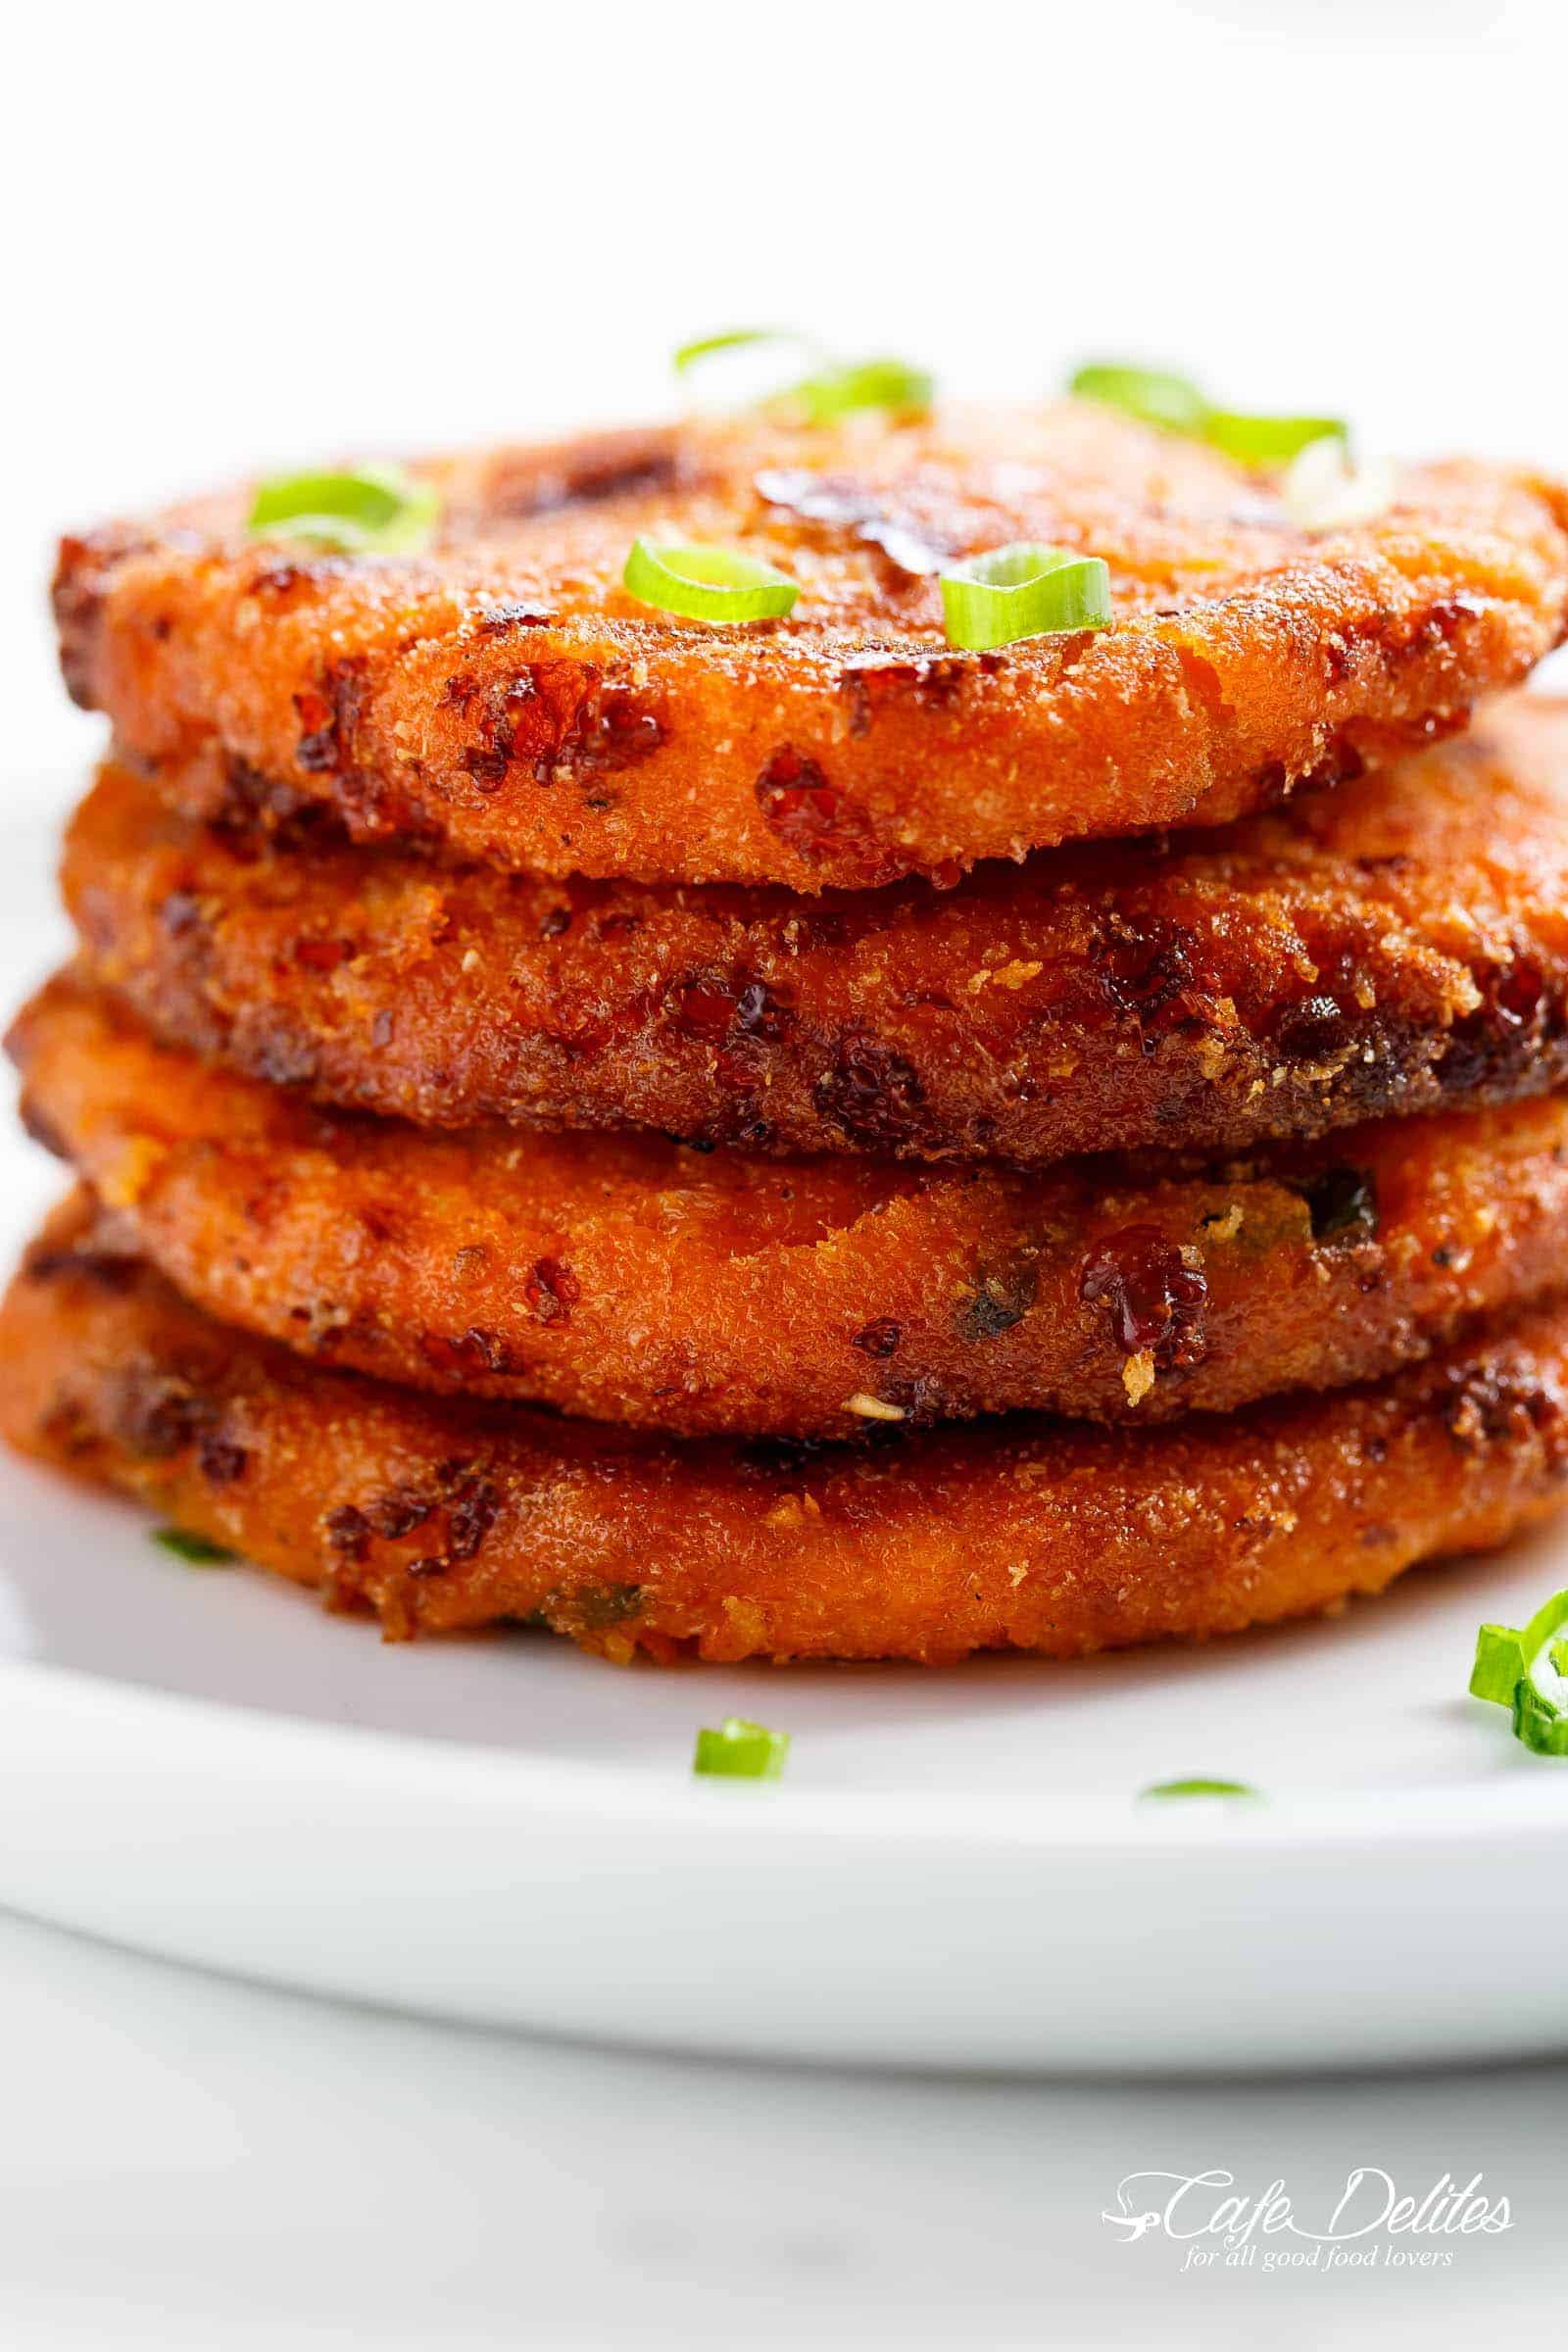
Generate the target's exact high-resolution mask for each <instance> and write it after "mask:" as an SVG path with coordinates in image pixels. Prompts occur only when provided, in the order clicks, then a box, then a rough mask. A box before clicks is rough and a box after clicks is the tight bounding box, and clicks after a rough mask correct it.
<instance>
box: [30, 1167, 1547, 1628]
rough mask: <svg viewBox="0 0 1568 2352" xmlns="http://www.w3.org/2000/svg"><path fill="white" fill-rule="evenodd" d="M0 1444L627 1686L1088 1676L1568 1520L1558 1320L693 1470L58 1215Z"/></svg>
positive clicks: (697, 1450)
mask: <svg viewBox="0 0 1568 2352" xmlns="http://www.w3.org/2000/svg"><path fill="white" fill-rule="evenodd" d="M0 1431H3V1432H4V1434H5V1435H6V1436H7V1437H9V1439H10V1440H11V1442H12V1443H13V1444H14V1445H16V1446H21V1447H22V1448H23V1449H24V1450H25V1451H28V1452H32V1453H35V1454H38V1455H41V1456H42V1457H43V1458H44V1459H46V1460H48V1461H51V1462H54V1463H56V1464H58V1465H59V1466H61V1467H63V1468H66V1469H68V1470H70V1471H72V1472H73V1473H74V1474H75V1475H77V1476H80V1477H87V1478H91V1479H95V1480H98V1481H100V1482H104V1483H107V1484H109V1485H111V1486H115V1487H120V1488H123V1489H125V1490H127V1491H128V1492H130V1493H132V1494H135V1495H141V1496H142V1497H144V1498H145V1499H146V1500H148V1501H150V1502H152V1503H154V1504H156V1505H157V1507H158V1508H159V1509H160V1510H161V1511H163V1512H165V1513H167V1514H168V1515H169V1516H170V1517H172V1519H173V1520H175V1521H176V1522H177V1523H178V1524H179V1525H180V1526H182V1527H184V1528H186V1529H188V1530H190V1531H192V1532H195V1533H199V1534H201V1535H203V1536H206V1537H209V1538H210V1539H212V1540H213V1541H215V1542H217V1543H220V1544H227V1545H231V1546H232V1547H233V1548H234V1549H236V1550H237V1551H240V1552H243V1553H246V1554H248V1555H249V1556H250V1557H251V1558H252V1559H254V1560H257V1561H258V1562H260V1563H261V1564H262V1565H264V1566H266V1567H269V1568H272V1569H275V1570H277V1571H278V1572H279V1573H280V1574H282V1575H284V1576H288V1577H292V1578H293V1579H295V1580H296V1581H297V1582H299V1583H302V1584H307V1585H318V1586H320V1587H322V1588H323V1589H324V1590H325V1591H326V1593H328V1595H329V1596H330V1597H331V1598H332V1599H333V1600H335V1601H336V1602H338V1603H340V1604H342V1605H350V1604H355V1603H360V1604H368V1606H370V1607H372V1608H374V1609H375V1610H377V1611H378V1612H379V1614H380V1617H381V1621H382V1624H383V1626H384V1627H385V1629H386V1630H387V1632H388V1633H389V1634H393V1635H406V1634H412V1633H414V1632H416V1631H418V1630H421V1629H428V1630H429V1631H432V1632H436V1631H444V1630H447V1629H450V1628H458V1627H467V1626H477V1625H483V1624H487V1623H490V1622H492V1621H495V1620H502V1619H517V1618H520V1619H524V1620H533V1621H535V1622H542V1623H544V1624H547V1625H549V1626H552V1627H554V1628H555V1629H556V1630H557V1631H559V1632H562V1633H565V1634H569V1635H570V1636H571V1637H572V1638H573V1639H574V1640H576V1641H578V1642H581V1643H582V1644H583V1645H584V1647H586V1648H589V1649H593V1650H598V1651H600V1652H601V1653H603V1654H605V1655H608V1656H610V1657H613V1658H616V1659H621V1660H625V1659H629V1658H631V1657H633V1656H634V1655H635V1654H636V1653H637V1652H638V1651H645V1652H648V1653H650V1654H652V1655H653V1656H654V1657H656V1658H671V1657H674V1656H677V1655H679V1654H681V1653H682V1652H690V1651H695V1652H696V1653H697V1654H699V1655H700V1656H702V1657H705V1658H710V1659H715V1660H722V1661H734V1660H739V1659H743V1658H753V1657H766V1658H779V1659H785V1658H813V1657H815V1658H822V1657H846V1658H858V1657H864V1658H873V1657H907V1658H914V1659H920V1660H924V1661H927V1662H932V1663H935V1662H938V1661H946V1660H949V1659H953V1658H956V1657H960V1656H962V1655H963V1654H964V1653H965V1652H967V1651H970V1650H975V1649H998V1648H1007V1647H1013V1648H1021V1649H1032V1650H1039V1651H1043V1652H1046V1653H1048V1654H1050V1655H1053V1656H1072V1655H1075V1654H1077V1653H1080V1652H1082V1651H1086V1650H1093V1649H1099V1648H1102V1647H1104V1646H1106V1645H1108V1644H1112V1643H1118V1642H1138V1641H1147V1640H1152V1639H1154V1638H1157V1637H1160V1636H1170V1635H1181V1634H1186V1635H1201V1634H1212V1633H1221V1632H1232V1631H1235V1630H1238V1629H1240V1628H1241V1627H1243V1626H1246V1625H1251V1624H1256V1623H1260V1622H1263V1621H1266V1620H1269V1619H1273V1618H1279V1617H1288V1616H1293V1615H1299V1614H1303V1613H1306V1612H1309V1611H1313V1610H1317V1609H1322V1608H1325V1607H1328V1606H1330V1605H1331V1604H1332V1603H1334V1602H1335V1601H1337V1600H1339V1599H1341V1598H1343V1597H1344V1596H1345V1595H1347V1594H1349V1593H1373V1592H1377V1591H1380V1590H1381V1589H1382V1588H1383V1587H1384V1586H1385V1585H1387V1584H1388V1583H1389V1582H1390V1581H1391V1579H1392V1578H1393V1577H1395V1576H1397V1574H1398V1573H1399V1571H1400V1570H1401V1569H1403V1568H1406V1567H1408V1566H1410V1564H1411V1563H1412V1562H1413V1561H1416V1560H1419V1559H1423V1558H1426V1557H1428V1556H1430V1555H1432V1554H1434V1553H1439V1552H1446V1551H1453V1550H1457V1549H1470V1548H1474V1547H1477V1546H1481V1545H1487V1544H1497V1543H1500V1542H1501V1541H1502V1540H1503V1539H1504V1538H1505V1537H1507V1536H1508V1535H1510V1534H1511V1533H1513V1532H1514V1531H1515V1530H1516V1529H1518V1528H1520V1527H1523V1526H1525V1525H1527V1524H1529V1523H1530V1522H1531V1521H1532V1520H1535V1519H1537V1518H1540V1517H1542V1516H1543V1515H1544V1514H1545V1513H1546V1512H1548V1511H1550V1510H1553V1509H1555V1508H1557V1507H1558V1506H1559V1505H1560V1504H1561V1503H1562V1502H1563V1500H1564V1499H1565V1498H1568V1308H1564V1307H1562V1306H1560V1305H1559V1306H1556V1307H1552V1308H1549V1309H1538V1310H1536V1311H1534V1312H1532V1313H1530V1314H1528V1315H1526V1316H1524V1317H1523V1318H1521V1319H1520V1320H1519V1321H1517V1322H1515V1323H1513V1324H1511V1325H1508V1324H1503V1325H1498V1326H1495V1327H1494V1328H1492V1329H1490V1330H1489V1331H1487V1332H1485V1333H1483V1334H1481V1335H1479V1336H1476V1337H1474V1338H1472V1339H1470V1340H1468V1341H1466V1342H1464V1343H1462V1344H1461V1345H1459V1346H1456V1347H1454V1348H1450V1349H1448V1350H1447V1351H1446V1352H1445V1353H1444V1354H1442V1355H1441V1356H1438V1357H1436V1358H1434V1359H1433V1360H1432V1361H1431V1362H1429V1363H1426V1364H1423V1365H1421V1366H1419V1367H1418V1368H1416V1369H1415V1370H1413V1371H1407V1372H1404V1373H1402V1374H1400V1375H1399V1376H1398V1377H1397V1378H1396V1379H1394V1380H1391V1381H1388V1382H1385V1383H1383V1384H1381V1385H1379V1386H1375V1387H1371V1388H1360V1389H1351V1390H1346V1391H1342V1392H1340V1393H1338V1394H1336V1395H1334V1396H1332V1397H1314V1398H1310V1399H1308V1400H1305V1401H1297V1402H1293V1403H1289V1404H1273V1405H1260V1406H1253V1407H1252V1408H1251V1409H1250V1411H1248V1412H1246V1413H1242V1414H1237V1415H1233V1416H1230V1417H1226V1418H1214V1417H1210V1416H1201V1417H1199V1418H1195V1419H1192V1420H1189V1421H1184V1422H1178V1423H1174V1424H1172V1425H1170V1426H1169V1427H1166V1428H1163V1429H1151V1430H1128V1429H1116V1430H1094V1429H1087V1428H1084V1427H1083V1426H1081V1425H1075V1424H1071V1423H1064V1422H1052V1421H1042V1420H1038V1419H1031V1418H1015V1419H1010V1420H1003V1421H997V1422H992V1423H988V1424H984V1425H982V1426H980V1427H977V1428H964V1429H960V1430H957V1431H951V1432H950V1431H927V1432H924V1433H922V1434H920V1435H918V1436H914V1437H904V1436H899V1435H895V1436H894V1437H893V1438H892V1439H891V1440H890V1441H888V1442H886V1443H885V1444H883V1445H882V1446H869V1447H867V1446H828V1447H813V1446H792V1445H790V1444H789V1443H788V1442H780V1441H761V1442H760V1443H754V1444H752V1445H750V1446H748V1445H744V1444H735V1443H733V1442H729V1441H723V1440H716V1439H708V1440H696V1441H692V1442H690V1443H688V1444H686V1445H684V1446H683V1445H681V1444H680V1443H678V1442H677V1441H674V1440H671V1439H666V1438H658V1437H650V1436H648V1435H645V1434H639V1433H638V1432H636V1431H629V1430H607V1429H602V1428H596V1427H594V1426H593V1425H591V1424H588V1423H584V1422H575V1423H573V1422H569V1421H564V1420H558V1419H555V1418H553V1417H551V1416H549V1415H547V1414H542V1413H538V1412H534V1411H530V1410H528V1409H527V1408H524V1407H515V1406H514V1407H508V1406H502V1405H486V1404H482V1403H477V1402H475V1401H473V1400H471V1399H462V1400H446V1399H438V1398H434V1397H417V1396H414V1395H412V1394H410V1393H408V1392H407V1391H400V1390H398V1389H394V1388H390V1387H385V1386H382V1385H381V1384H380V1383H378V1382H375V1381H370V1380H367V1379H365V1378H364V1377H362V1376H361V1375H358V1374H355V1373H347V1372H336V1371H325V1370H322V1369H321V1368H319V1366H315V1365H308V1364H305V1363H303V1362H302V1361H301V1360H300V1358H299V1357H297V1356H295V1355H293V1354H291V1353H290V1352H289V1351H288V1350H287V1349H285V1348H277V1347H274V1346H271V1345H270V1344H268V1343H267V1342H264V1341H259V1340H252V1339H247V1338H245V1337H243V1336H240V1335H237V1334H235V1333H234V1332H231V1331H228V1330H225V1329H224V1328H223V1327H222V1326H221V1325H220V1324H217V1323H213V1322H211V1321H209V1320H208V1319H207V1318H205V1317H204V1316H202V1315H200V1314H198V1313H197V1312H196V1311H195V1310H194V1309H192V1308H191V1307H189V1306H187V1305H185V1304H184V1303H183V1302H182V1301H181V1300H180V1299H179V1298H178V1297H177V1296H176V1294H175V1293H174V1292H173V1291H172V1290H171V1289H170V1288H169V1287H168V1286H167V1284H166V1283H165V1282H164V1280H163V1278H162V1277H161V1276H159V1275H156V1274H154V1273H152V1272H151V1271H150V1270H149V1269H147V1268H146V1267H145V1266H144V1265H142V1264H139V1263H138V1262H137V1261H136V1260H135V1259H133V1258H125V1257H123V1256H121V1255H119V1254H118V1253H117V1251H116V1250H115V1248H114V1245H113V1243H112V1242H111V1243H110V1244H109V1245H107V1246H106V1245H105V1243H104V1241H103V1238H102V1237H101V1236H100V1235H99V1234H98V1233H96V1232H95V1230H94V1226H93V1222H92V1217H91V1213H90V1211H88V1210H86V1209H84V1208H83V1207H82V1206H81V1205H80V1204H79V1203H78V1204H72V1205H68V1207H67V1209H66V1210H65V1211H64V1212H62V1213H60V1214H58V1215H57V1216H56V1218H55V1219H54V1220H53V1222H52V1224H51V1225H50V1227H49V1228H48V1229H47V1231H46V1232H45V1234H44V1235H43V1236H42V1237H41V1239H40V1240H39V1242H38V1243H36V1244H35V1245H34V1247H33V1249H32V1250H31V1251H30V1252H29V1254H28V1257H27V1259H26V1261H25V1264H24V1267H23V1270H22V1272H21V1273H20V1274H19V1275H18V1277H17V1279H16V1281H15V1282H14V1283H13V1285H12V1288H11V1291H10V1294H9V1297H8V1299H7V1302H6V1305H5V1307H4V1310H3V1312H0Z"/></svg>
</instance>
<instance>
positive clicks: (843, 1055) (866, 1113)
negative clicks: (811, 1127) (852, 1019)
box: [811, 1029, 925, 1145]
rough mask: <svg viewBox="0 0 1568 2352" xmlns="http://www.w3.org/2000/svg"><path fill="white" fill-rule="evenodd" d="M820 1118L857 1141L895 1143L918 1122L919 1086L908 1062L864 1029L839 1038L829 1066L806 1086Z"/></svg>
mask: <svg viewBox="0 0 1568 2352" xmlns="http://www.w3.org/2000/svg"><path fill="white" fill-rule="evenodd" d="M811 1101H812V1103H813V1104H814V1105H815V1108H816V1110H817V1112H818V1113H819V1114H820V1116H821V1117H823V1118H824V1119H830V1120H831V1121H832V1122H833V1123H834V1125H835V1126H837V1127H840V1128H842V1129H843V1131H844V1133H845V1134H846V1135H847V1136H849V1137H851V1138H852V1139H853V1140H854V1141H855V1142H857V1143H862V1144H872V1145H876V1144H898V1143H903V1142H906V1141H907V1140H908V1139H909V1138H910V1137H912V1136H914V1135H916V1134H917V1133H918V1132H919V1131H920V1128H921V1125H922V1105H923V1103H924V1102H925V1089H924V1087H923V1086H922V1085H921V1083H920V1078H919V1074H918V1072H917V1071H916V1070H915V1068H914V1065H913V1063H912V1062H909V1061H907V1060H906V1059H905V1057H904V1055H903V1054H896V1053H895V1052H894V1051H893V1048H892V1047H891V1046H890V1045H888V1044H886V1043H885V1041H884V1040H883V1039H882V1038H880V1037H877V1036H876V1035H875V1034H874V1032H872V1031H871V1030H869V1029H851V1030H849V1031H847V1032H846V1034H845V1035H844V1036H843V1037H842V1038H841V1039H840V1040H839V1046H838V1051H837V1053H836V1054H834V1057H833V1066H832V1068H831V1069H830V1070H828V1071H827V1072H826V1073H825V1074H824V1075H823V1076H822V1077H820V1078H819V1079H818V1080H817V1082H816V1085H815V1086H814V1087H813V1088H812V1090H811Z"/></svg>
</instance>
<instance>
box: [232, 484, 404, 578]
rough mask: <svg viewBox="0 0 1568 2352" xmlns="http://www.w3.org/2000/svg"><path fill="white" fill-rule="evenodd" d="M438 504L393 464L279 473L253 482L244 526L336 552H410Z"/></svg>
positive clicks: (260, 536)
mask: <svg viewBox="0 0 1568 2352" xmlns="http://www.w3.org/2000/svg"><path fill="white" fill-rule="evenodd" d="M439 513H440V502H439V500H438V499H437V497H436V494H435V492H434V491H433V490H432V489H431V488H430V487H429V485H428V484H427V483H423V482H416V481H414V480H412V479H411V478H410V476H409V475H408V474H406V473H405V472H404V471H403V470H402V468H401V467H400V466H361V467H359V468H358V469H357V470H356V471H354V472H350V473H288V474H278V475H276V476H275V477H274V478H273V479H272V480H271V481H267V482H262V483H260V484H259V485H258V487H257V491H256V496H255V498H254V499H253V501H252V503H251V512H250V519H249V522H248V523H247V526H246V527H247V529H248V530H249V531H250V533H251V536H252V537H253V538H257V539H303V540H307V541H309V543H310V544H311V545H312V546H313V547H319V548H325V549H328V550H329V551H331V552H333V553H335V554H339V555H355V556H357V555H385V556H390V555H411V554H414V553H415V552H416V551H417V549H419V548H421V547H423V546H424V545H425V543H426V541H427V540H428V539H429V537H430V534H431V532H432V531H433V530H434V529H435V525H436V517H437V515H439Z"/></svg>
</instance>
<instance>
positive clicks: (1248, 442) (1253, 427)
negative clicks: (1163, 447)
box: [1202, 409, 1350, 466]
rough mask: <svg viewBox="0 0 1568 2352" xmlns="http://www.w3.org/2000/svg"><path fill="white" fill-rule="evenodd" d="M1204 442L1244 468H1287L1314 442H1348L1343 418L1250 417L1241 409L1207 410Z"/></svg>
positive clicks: (1347, 433) (1347, 432)
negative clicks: (1233, 459)
mask: <svg viewBox="0 0 1568 2352" xmlns="http://www.w3.org/2000/svg"><path fill="white" fill-rule="evenodd" d="M1202 430H1203V439H1204V440H1205V441H1207V442H1208V443H1209V444H1210V446H1211V447H1212V448H1214V449H1218V450H1223V452H1224V454H1225V455H1226V457H1228V458H1235V459H1237V460H1238V461H1239V462H1240V463H1241V464H1242V465H1243V466H1288V465H1289V464H1290V462H1291V460H1292V459H1293V458H1299V456H1300V454H1301V452H1302V450H1303V449H1307V448H1309V447H1310V446H1311V444H1312V443H1313V442H1314V441H1346V442H1348V440H1349V437H1350V434H1349V427H1348V425H1347V424H1346V422H1345V419H1344V417H1252V416H1249V415H1247V414H1246V413H1245V412H1244V411H1242V410H1240V409H1210V410H1209V412H1208V415H1207V416H1206V417H1205V418H1204V420H1203V428H1202Z"/></svg>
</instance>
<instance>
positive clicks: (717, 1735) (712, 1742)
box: [692, 1715, 790, 1781]
mask: <svg viewBox="0 0 1568 2352" xmlns="http://www.w3.org/2000/svg"><path fill="white" fill-rule="evenodd" d="M789 1752H790V1736H789V1734H788V1732H770V1731H769V1730H768V1729H767V1727H766V1725H765V1724H760V1723H748V1722H747V1721H746V1718H745V1717H744V1716H743V1715H726V1716H725V1718H724V1720H723V1722H722V1724H721V1725H720V1726H719V1728H718V1730H717V1731H716V1732H712V1731H701V1732H699V1733H698V1735H697V1753H696V1755H695V1756H694V1757H693V1759H692V1770H693V1772H700V1773H708V1774H713V1775H716V1776H718V1777H719V1778H721V1779H724V1780H731V1781H776V1780H778V1779H779V1778H780V1777H781V1776H782V1774H783V1771H784V1759H785V1757H786V1756H787V1755H788V1754H789Z"/></svg>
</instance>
